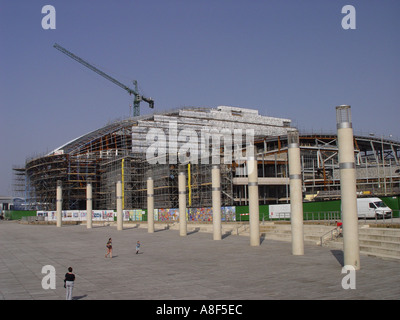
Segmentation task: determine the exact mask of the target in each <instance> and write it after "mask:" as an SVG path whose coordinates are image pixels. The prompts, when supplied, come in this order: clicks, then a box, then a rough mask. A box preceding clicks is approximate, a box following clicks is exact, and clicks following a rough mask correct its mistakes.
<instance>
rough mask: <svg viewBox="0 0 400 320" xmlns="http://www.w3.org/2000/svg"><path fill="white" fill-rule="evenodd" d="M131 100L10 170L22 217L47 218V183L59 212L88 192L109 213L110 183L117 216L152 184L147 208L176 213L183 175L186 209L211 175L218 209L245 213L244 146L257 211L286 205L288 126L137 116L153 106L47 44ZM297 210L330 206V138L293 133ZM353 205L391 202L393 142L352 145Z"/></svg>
mask: <svg viewBox="0 0 400 320" xmlns="http://www.w3.org/2000/svg"><path fill="white" fill-rule="evenodd" d="M54 48H55V49H57V50H59V51H61V52H62V53H63V54H65V55H67V56H68V57H70V58H71V59H73V60H75V61H77V62H79V63H80V64H82V65H83V66H85V67H86V68H89V69H91V70H92V71H94V72H96V73H97V74H99V75H100V76H102V77H104V78H105V79H107V80H109V81H111V82H112V83H114V84H115V85H117V86H119V87H121V88H122V89H123V90H125V91H126V92H128V93H129V95H133V96H134V101H133V115H132V116H130V117H128V118H126V119H124V120H119V121H115V122H112V123H110V124H107V125H105V126H104V127H101V128H99V129H97V130H94V131H92V132H89V133H87V134H84V135H82V136H80V137H78V138H76V139H74V140H72V141H69V142H67V143H65V144H63V145H61V146H60V147H58V148H56V149H55V150H53V151H51V152H50V153H47V154H44V155H42V156H35V157H31V158H28V159H27V160H26V162H25V165H24V166H22V167H14V168H13V173H14V194H15V196H19V197H21V198H23V199H25V204H24V206H25V209H26V210H55V208H56V197H55V195H56V188H57V182H58V181H59V182H61V183H62V186H63V188H62V198H63V209H64V210H82V209H85V207H86V188H87V184H88V183H89V182H90V183H91V184H92V187H93V208H94V209H97V210H112V209H115V208H116V183H117V182H118V181H121V183H122V199H123V203H122V205H123V208H124V209H145V208H146V205H147V204H146V197H147V189H146V188H147V187H146V180H147V178H148V177H149V176H151V177H152V178H153V180H154V192H155V194H154V196H155V197H154V205H155V208H177V207H178V178H177V177H178V173H179V172H182V171H183V172H185V174H186V176H187V204H188V207H189V208H190V207H193V208H196V207H209V206H211V205H212V190H211V189H212V188H211V184H212V182H211V167H212V165H215V164H218V165H219V166H220V171H221V206H243V205H244V206H245V205H248V202H249V197H248V176H247V168H246V161H245V160H246V156H247V154H246V152H247V147H248V146H249V145H252V146H253V145H254V147H255V151H256V152H255V153H256V157H257V164H258V168H257V171H258V186H259V204H260V205H261V204H280V203H289V173H288V172H289V171H288V132H291V131H293V130H296V129H295V128H293V127H292V126H291V120H290V119H285V118H277V117H271V116H264V115H260V114H259V111H258V110H256V109H248V108H239V107H231V106H218V107H216V108H199V107H182V108H180V109H174V110H171V111H165V112H154V113H152V114H150V115H140V102H141V101H144V102H146V103H147V104H148V106H149V107H150V108H152V109H153V108H154V100H153V99H151V98H146V97H144V96H143V95H141V94H139V92H138V85H137V81H134V82H133V84H134V89H132V88H130V87H128V86H126V85H124V84H122V83H120V82H119V81H118V80H116V79H114V78H113V77H111V76H109V75H108V74H106V73H104V72H102V71H101V70H99V69H97V68H96V67H94V66H93V65H91V64H90V63H88V62H87V61H85V60H83V59H81V58H80V57H78V56H76V55H74V54H73V53H72V52H70V51H68V50H67V49H65V48H63V47H61V46H59V45H58V44H55V45H54ZM299 146H300V152H301V167H302V169H301V170H302V186H303V190H302V191H303V197H304V201H318V200H333V199H339V198H340V177H339V161H338V146H337V136H336V134H323V133H321V134H306V133H302V132H300V134H299ZM354 150H355V154H354V156H355V163H356V173H357V192H358V194H359V196H363V195H366V196H368V195H377V196H395V195H398V194H400V185H399V183H400V163H399V158H400V142H398V141H394V140H389V139H384V138H383V137H381V138H378V137H374V136H368V137H366V136H357V135H355V136H354Z"/></svg>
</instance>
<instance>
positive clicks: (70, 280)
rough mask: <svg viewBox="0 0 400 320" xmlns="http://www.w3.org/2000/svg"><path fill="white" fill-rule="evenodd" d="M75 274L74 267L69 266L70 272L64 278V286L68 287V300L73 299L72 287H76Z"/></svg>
mask: <svg viewBox="0 0 400 320" xmlns="http://www.w3.org/2000/svg"><path fill="white" fill-rule="evenodd" d="M74 282H75V275H74V274H73V273H72V268H71V267H69V268H68V272H67V273H66V274H65V278H64V288H66V289H67V295H66V300H72V289H73V288H74Z"/></svg>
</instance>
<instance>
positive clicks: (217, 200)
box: [211, 165, 222, 240]
mask: <svg viewBox="0 0 400 320" xmlns="http://www.w3.org/2000/svg"><path fill="white" fill-rule="evenodd" d="M211 179H212V210H213V237H214V240H221V239H222V229H221V172H220V168H219V165H213V166H212V169H211Z"/></svg>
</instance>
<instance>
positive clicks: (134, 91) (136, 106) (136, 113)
mask: <svg viewBox="0 0 400 320" xmlns="http://www.w3.org/2000/svg"><path fill="white" fill-rule="evenodd" d="M53 47H54V48H56V49H57V50H59V51H61V52H62V53H64V54H66V55H67V56H68V57H70V58H72V59H74V60H76V61H78V62H79V63H81V64H83V65H84V66H85V67H87V68H89V69H90V70H92V71H94V72H96V73H97V74H99V75H101V76H102V77H104V78H106V79H107V80H110V81H111V82H113V83H115V84H116V85H117V86H119V87H121V88H122V89H124V90H125V91H127V92H128V93H129V95H132V94H133V95H134V97H135V98H134V100H133V116H134V117H136V116H139V115H140V101H142V100H143V101H145V102H147V103H148V104H149V108H152V109H153V108H154V100H153V99H151V98H146V97H144V96H142V95H140V94H139V91H138V84H137V81H136V80H133V84H134V86H135V89H131V88H129V87H128V86H126V85H124V84H122V83H121V82H119V81H118V80H116V79H114V78H113V77H111V76H109V75H108V74H106V73H104V72H103V71H101V70H99V69H97V68H96V67H94V66H92V65H91V64H90V63H88V62H87V61H85V60H83V59H82V58H79V57H78V56H76V55H75V54H73V53H72V52H70V51H68V50H67V49H65V48H63V47H61V46H60V45H58V44H57V43H55V44H54V45H53Z"/></svg>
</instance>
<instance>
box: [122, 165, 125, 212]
mask: <svg viewBox="0 0 400 320" xmlns="http://www.w3.org/2000/svg"><path fill="white" fill-rule="evenodd" d="M124 162H125V159H122V164H121V175H122V179H121V184H122V210H124V209H125V185H124V183H125V175H124Z"/></svg>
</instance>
